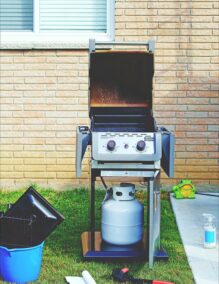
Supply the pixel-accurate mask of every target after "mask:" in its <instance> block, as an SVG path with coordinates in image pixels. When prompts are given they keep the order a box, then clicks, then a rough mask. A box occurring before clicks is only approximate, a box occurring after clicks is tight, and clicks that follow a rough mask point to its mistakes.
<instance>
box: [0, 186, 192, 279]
mask: <svg viewBox="0 0 219 284" xmlns="http://www.w3.org/2000/svg"><path fill="white" fill-rule="evenodd" d="M39 192H40V193H41V194H42V195H43V196H44V197H45V198H46V199H47V200H48V201H49V202H50V203H51V204H53V206H54V207H55V208H56V209H57V210H58V211H60V212H61V213H62V214H63V215H64V216H65V221H64V222H63V223H62V224H61V225H60V226H59V227H58V229H57V230H56V231H55V232H54V233H53V234H52V235H51V236H49V237H48V239H47V240H46V242H45V248H44V254H43V265H42V270H41V274H40V278H39V280H38V281H37V282H36V283H41V284H44V283H57V284H61V283H65V281H64V277H65V276H67V275H69V276H70V275H71V276H80V275H81V272H82V271H83V270H84V269H86V270H88V271H89V272H90V273H91V274H92V276H93V277H94V278H95V280H96V282H97V284H106V283H107V284H108V283H109V284H110V283H115V282H113V281H112V280H111V277H110V275H111V272H112V269H113V268H116V267H124V266H126V267H129V268H130V273H131V274H133V275H134V276H136V277H139V278H147V279H160V280H167V281H168V280H169V281H172V282H175V283H176V284H190V283H194V281H193V276H192V273H191V270H190V268H189V265H188V262H187V259H186V256H185V252H184V248H183V245H182V242H181V239H180V236H179V233H178V229H177V226H176V223H175V218H174V215H173V212H172V209H171V205H170V202H169V198H168V195H167V194H162V203H161V207H162V214H161V219H162V220H161V243H162V246H163V247H164V248H165V249H166V250H167V252H168V254H169V261H168V262H166V263H165V262H156V263H155V265H154V267H153V269H149V268H148V264H147V263H144V262H139V263H137V262H136V263H124V262H123V263H122V262H85V261H83V259H82V256H81V246H80V235H81V233H82V232H83V231H86V230H88V191H87V190H86V189H76V190H69V191H62V192H55V191H53V190H52V189H48V190H44V189H39ZM22 193H23V191H15V192H4V191H2V192H1V191H0V211H1V210H5V209H6V206H7V204H8V203H13V202H15V201H16V200H17V199H18V198H19V197H20V196H21V194H22ZM138 195H139V197H140V199H142V200H145V194H144V193H142V192H140V193H138ZM103 196H104V192H103V191H100V190H97V193H96V202H97V204H96V208H97V210H96V215H97V226H98V227H99V226H100V210H99V207H100V204H101V201H102V199H103ZM0 282H1V280H0Z"/></svg>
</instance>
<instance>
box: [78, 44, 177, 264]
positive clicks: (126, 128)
mask: <svg viewBox="0 0 219 284" xmlns="http://www.w3.org/2000/svg"><path fill="white" fill-rule="evenodd" d="M119 45H129V46H135V49H136V46H144V47H145V48H146V50H140V51H139V50H137V51H136V50H134V51H133V50H121V49H120V50H113V49H109V47H113V46H119ZM101 46H102V48H101ZM154 47H155V43H154V41H152V40H151V41H148V42H143V43H142V42H141V43H115V42H111V43H104V42H99V43H98V42H95V40H90V42H89V55H90V65H89V79H90V85H89V116H90V122H91V123H90V128H89V127H87V126H79V127H77V145H76V146H77V147H76V148H77V149H76V151H77V153H76V174H77V176H78V177H79V176H80V175H81V163H82V160H83V156H84V154H85V152H86V149H87V146H89V145H91V190H90V230H89V231H88V232H84V233H83V234H82V250H83V256H84V258H85V259H110V258H122V259H124V258H125V259H136V258H137V259H140V258H142V259H147V260H148V261H149V266H150V267H152V266H153V262H154V260H156V259H166V258H167V254H166V253H165V251H164V250H163V249H162V248H161V247H160V186H159V177H160V171H161V166H162V168H163V169H164V171H165V172H166V174H167V175H168V176H169V177H173V174H174V136H173V134H172V133H171V132H169V131H168V130H166V129H165V128H163V127H161V128H158V127H157V125H156V122H155V119H154V117H153V113H152V107H153V95H152V90H153V88H152V81H153V75H154ZM98 177H100V178H101V180H102V181H103V183H104V185H105V187H106V188H107V186H106V184H105V182H104V179H105V178H110V177H117V178H118V179H119V177H121V178H124V177H125V178H131V179H133V178H141V179H142V180H143V181H144V184H145V185H146V187H147V190H148V194H147V196H148V214H147V222H146V225H147V226H146V227H147V230H146V232H145V234H144V236H143V238H142V240H141V241H140V242H139V243H138V244H135V245H132V246H116V245H111V244H107V243H105V242H104V241H103V240H102V238H101V232H98V231H96V230H95V182H96V179H97V178H98Z"/></svg>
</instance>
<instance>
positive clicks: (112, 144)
mask: <svg viewBox="0 0 219 284" xmlns="http://www.w3.org/2000/svg"><path fill="white" fill-rule="evenodd" d="M115 147H116V142H115V141H114V140H109V141H108V143H107V149H108V150H109V151H113V150H114V149H115Z"/></svg>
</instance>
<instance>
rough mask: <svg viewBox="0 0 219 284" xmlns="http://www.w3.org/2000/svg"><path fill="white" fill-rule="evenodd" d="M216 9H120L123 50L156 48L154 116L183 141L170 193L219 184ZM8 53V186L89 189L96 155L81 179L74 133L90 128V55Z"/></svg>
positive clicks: (121, 5)
mask: <svg viewBox="0 0 219 284" xmlns="http://www.w3.org/2000/svg"><path fill="white" fill-rule="evenodd" d="M217 8H218V3H217V2H216V1H210V2H209V1H207V2H206V1H202V0H198V1H193V2H191V1H181V2H179V1H176V0H173V1H169V2H166V1H151V2H148V1H144V0H140V1H138V0H134V1H131V0H126V1H121V0H118V1H116V11H115V14H116V16H115V27H116V29H115V34H116V40H118V41H120V40H121V41H147V40H148V39H149V38H152V39H155V40H156V52H155V78H154V115H155V116H156V120H157V122H158V123H159V125H165V126H167V127H168V128H169V129H170V130H172V131H173V132H174V134H175V137H176V145H175V150H176V152H175V156H176V160H175V163H176V165H177V167H176V169H175V170H176V171H175V172H176V174H175V178H174V179H172V180H170V179H168V178H167V177H166V176H165V175H164V174H163V173H162V178H163V182H164V183H169V184H174V183H176V182H178V179H179V178H192V180H193V182H195V183H200V182H203V183H209V184H210V183H217V184H219V177H218V176H216V174H217V172H218V165H217V156H218V152H217V144H218V136H217V135H218V110H219V109H218V88H219V86H218V76H219V73H218V63H219V62H218V50H219V45H218V17H217V15H218V14H217V10H218V9H217ZM139 49H140V50H141V48H139ZM0 53H1V59H0V60H1V63H2V64H1V77H2V80H1V83H3V84H4V85H3V90H2V92H1V104H2V105H1V134H2V135H1V136H2V139H1V150H3V151H1V157H2V159H1V160H0V163H1V165H3V166H5V170H4V171H3V172H4V173H5V174H4V176H3V177H4V179H2V180H1V181H3V183H4V184H5V185H8V186H10V185H11V187H17V186H19V184H20V185H23V186H27V185H28V184H29V183H30V182H39V183H41V184H45V185H53V184H54V187H55V188H56V187H57V188H60V187H65V186H69V185H74V186H78V185H80V184H83V185H87V183H88V181H89V174H88V172H89V155H90V150H89V151H88V153H86V156H85V160H84V162H83V176H82V178H81V179H77V178H76V175H75V167H74V164H75V155H76V153H75V133H76V132H75V131H76V126H77V125H89V123H90V122H89V119H88V99H89V98H88V61H89V58H88V52H87V50H25V51H22V50H11V51H7V50H4V51H1V52H0ZM3 116H4V117H3ZM6 169H7V172H6ZM211 172H212V173H214V174H213V175H211Z"/></svg>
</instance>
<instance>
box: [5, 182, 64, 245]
mask: <svg viewBox="0 0 219 284" xmlns="http://www.w3.org/2000/svg"><path fill="white" fill-rule="evenodd" d="M4 216H5V217H14V218H22V219H30V218H34V222H33V223H32V225H31V234H32V237H31V238H32V239H31V242H32V243H31V245H38V244H40V243H41V242H43V241H44V240H45V239H46V237H48V236H49V235H50V234H51V233H52V232H53V231H54V230H55V228H56V227H57V226H58V225H59V224H60V223H61V222H62V221H63V220H64V217H63V216H62V215H61V214H60V213H59V212H58V211H56V210H55V209H54V208H53V207H52V206H51V205H50V204H49V203H48V201H47V200H46V199H44V198H43V197H42V196H41V195H40V194H39V193H38V192H37V191H36V190H34V189H33V188H32V187H30V188H28V190H27V191H26V192H25V193H24V194H23V195H22V196H21V197H20V198H19V199H18V201H17V202H16V203H14V204H13V205H12V206H11V207H10V209H8V211H7V212H6V213H5V214H4ZM16 234H18V232H16Z"/></svg>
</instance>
